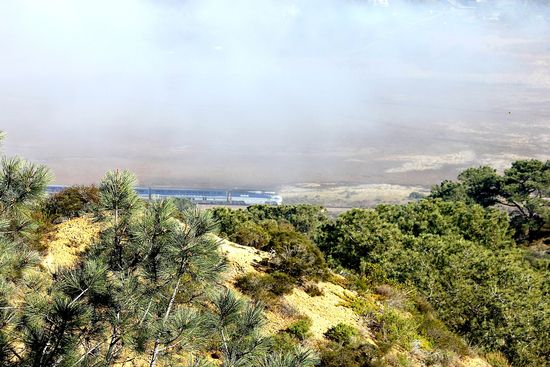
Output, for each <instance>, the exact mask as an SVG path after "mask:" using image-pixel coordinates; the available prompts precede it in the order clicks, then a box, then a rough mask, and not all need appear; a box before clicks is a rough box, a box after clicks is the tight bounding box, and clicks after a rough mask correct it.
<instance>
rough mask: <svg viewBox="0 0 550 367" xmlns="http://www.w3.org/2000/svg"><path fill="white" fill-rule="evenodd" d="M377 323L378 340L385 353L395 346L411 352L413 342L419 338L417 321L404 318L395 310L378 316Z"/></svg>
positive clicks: (389, 310)
mask: <svg viewBox="0 0 550 367" xmlns="http://www.w3.org/2000/svg"><path fill="white" fill-rule="evenodd" d="M376 322H377V323H378V324H377V325H376V327H374V329H375V330H377V331H376V339H377V340H379V345H380V349H381V350H382V351H383V352H384V353H385V352H387V351H389V350H390V349H391V348H392V347H393V346H395V345H398V346H400V347H402V348H404V349H405V350H409V349H410V347H411V343H412V341H413V340H415V339H417V338H418V335H417V332H416V322H415V320H414V319H412V318H406V317H404V316H402V315H401V314H400V313H399V312H398V311H396V310H394V309H388V310H386V311H384V312H382V313H380V314H378V315H377V316H376Z"/></svg>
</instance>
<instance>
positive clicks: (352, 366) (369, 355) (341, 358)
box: [319, 343, 376, 367]
mask: <svg viewBox="0 0 550 367" xmlns="http://www.w3.org/2000/svg"><path fill="white" fill-rule="evenodd" d="M375 357H376V350H375V349H374V347H373V346H372V345H370V344H364V345H359V346H356V347H352V346H350V345H345V346H343V345H340V344H336V343H331V344H330V345H329V346H328V347H325V348H323V349H321V353H320V359H321V363H320V364H319V367H371V366H372V367H374V366H375V364H374V363H373V361H374V360H375Z"/></svg>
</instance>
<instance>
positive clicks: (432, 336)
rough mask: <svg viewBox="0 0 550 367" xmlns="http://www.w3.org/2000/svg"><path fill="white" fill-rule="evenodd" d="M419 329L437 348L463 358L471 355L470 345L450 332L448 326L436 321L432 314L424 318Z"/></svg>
mask: <svg viewBox="0 0 550 367" xmlns="http://www.w3.org/2000/svg"><path fill="white" fill-rule="evenodd" d="M418 329H419V332H420V334H421V335H422V336H424V337H425V338H427V339H428V340H430V341H431V342H433V344H434V346H436V347H437V348H440V349H443V350H448V351H452V352H455V353H456V354H458V355H462V356H464V355H468V354H469V353H470V351H469V349H468V345H467V344H466V343H465V342H464V340H462V338H461V337H459V336H458V335H456V334H454V333H452V332H451V331H449V329H448V328H447V326H445V324H444V323H443V322H442V321H441V320H438V319H436V318H435V317H434V316H433V315H432V314H431V313H429V314H427V315H426V316H425V317H424V318H423V320H422V322H421V323H420V325H419V327H418Z"/></svg>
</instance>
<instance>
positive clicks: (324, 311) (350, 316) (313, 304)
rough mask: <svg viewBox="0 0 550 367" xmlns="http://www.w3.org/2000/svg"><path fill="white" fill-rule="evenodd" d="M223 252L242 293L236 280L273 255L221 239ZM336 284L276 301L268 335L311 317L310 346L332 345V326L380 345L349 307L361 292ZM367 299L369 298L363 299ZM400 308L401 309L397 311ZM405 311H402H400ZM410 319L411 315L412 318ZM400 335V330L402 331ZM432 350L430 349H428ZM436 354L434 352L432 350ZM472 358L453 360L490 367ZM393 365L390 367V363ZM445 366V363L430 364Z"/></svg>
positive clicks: (419, 354) (231, 281)
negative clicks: (343, 327)
mask: <svg viewBox="0 0 550 367" xmlns="http://www.w3.org/2000/svg"><path fill="white" fill-rule="evenodd" d="M220 249H221V251H222V253H223V254H224V256H225V257H226V258H227V260H228V261H229V268H228V271H227V274H226V285H227V286H229V287H231V288H233V289H236V290H238V287H235V279H236V278H238V277H239V276H243V275H245V274H247V273H256V274H258V275H262V274H264V273H263V272H262V271H261V270H258V269H259V268H261V266H259V265H260V264H261V262H262V260H264V259H266V258H269V257H270V256H271V255H270V254H269V253H267V252H264V251H260V250H257V249H255V248H253V247H248V246H242V245H239V244H236V243H233V242H230V241H227V240H221V246H220ZM333 279H334V280H336V281H335V282H328V281H321V282H317V283H316V285H317V287H318V288H319V289H320V290H321V292H322V294H321V295H319V296H310V295H308V294H307V293H306V292H305V291H304V289H303V288H302V287H300V288H294V289H293V290H292V292H291V293H289V294H286V295H283V296H282V297H281V299H280V300H276V301H274V303H273V304H271V305H269V306H268V312H267V313H266V315H267V319H268V323H267V325H266V332H268V333H270V334H273V333H277V332H284V331H285V330H286V329H287V328H288V327H289V326H290V325H291V324H292V323H293V322H295V321H296V320H299V319H300V318H301V317H304V316H305V317H308V318H309V319H311V321H312V325H311V328H310V330H309V333H310V335H309V336H308V339H307V340H306V343H305V344H306V345H308V346H310V347H313V348H319V347H323V345H324V344H326V343H328V342H329V340H328V339H327V338H326V337H325V336H324V333H325V332H326V331H327V330H328V329H329V328H331V327H333V326H335V325H337V324H339V323H343V324H347V325H351V326H353V327H355V328H357V329H358V330H359V331H360V333H361V335H362V336H363V337H364V338H365V341H366V342H368V343H371V344H373V345H375V346H376V345H377V340H376V336H375V335H373V333H372V331H371V330H370V329H369V327H368V321H367V320H366V318H364V317H361V316H360V315H358V314H357V313H356V312H354V310H353V309H352V307H350V306H349V300H350V299H354V298H355V299H357V297H360V296H359V295H358V294H357V292H355V291H353V290H350V289H348V288H345V287H343V286H342V285H340V284H337V283H338V280H340V281H341V282H342V283H343V282H344V278H342V277H340V276H338V275H335V274H333ZM361 299H365V298H361ZM369 301H370V303H369V304H368V305H367V306H366V307H370V308H372V309H373V310H379V311H381V310H384V309H386V311H387V309H392V308H395V307H394V306H393V305H392V304H391V303H388V302H385V301H384V300H383V299H382V298H380V297H373V298H371V299H370V300H369ZM395 309H397V308H395ZM400 312H401V311H400ZM408 317H410V315H409V316H408ZM398 332H399V331H398ZM428 349H430V348H428ZM430 351H431V352H434V350H433V349H431V350H430ZM430 351H420V350H419V351H416V352H415V351H412V352H410V353H409V354H408V355H407V358H406V360H407V364H406V365H407V366H411V367H412V366H419V367H420V366H426V365H428V364H427V363H428V362H427V359H428V358H427V355H426V354H423V353H425V352H428V355H429V352H430ZM399 352H401V353H402V352H403V351H399ZM469 353H471V354H472V356H462V357H460V358H459V357H456V358H455V359H453V360H452V364H450V365H452V366H457V367H459V366H461V367H489V366H490V364H488V363H487V362H486V361H485V360H483V359H482V358H480V357H478V356H475V353H474V352H473V351H469ZM388 365H389V364H388ZM430 365H441V364H437V363H436V364H430Z"/></svg>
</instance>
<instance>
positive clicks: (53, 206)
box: [44, 186, 99, 223]
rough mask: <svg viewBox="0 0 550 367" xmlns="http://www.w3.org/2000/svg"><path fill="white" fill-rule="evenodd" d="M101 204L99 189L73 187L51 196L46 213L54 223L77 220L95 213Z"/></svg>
mask: <svg viewBox="0 0 550 367" xmlns="http://www.w3.org/2000/svg"><path fill="white" fill-rule="evenodd" d="M98 203H99V189H98V188H97V187H95V186H71V187H67V188H66V189H63V190H62V191H60V192H58V193H55V194H53V195H52V196H50V197H49V198H48V199H47V201H46V203H45V206H44V213H45V214H46V215H47V216H48V217H49V218H50V219H51V220H52V221H53V222H54V223H58V222H60V221H62V220H65V219H71V218H76V217H79V216H82V215H83V214H85V213H90V212H92V211H93V209H94V207H95V206H96V205H97V204H98Z"/></svg>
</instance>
